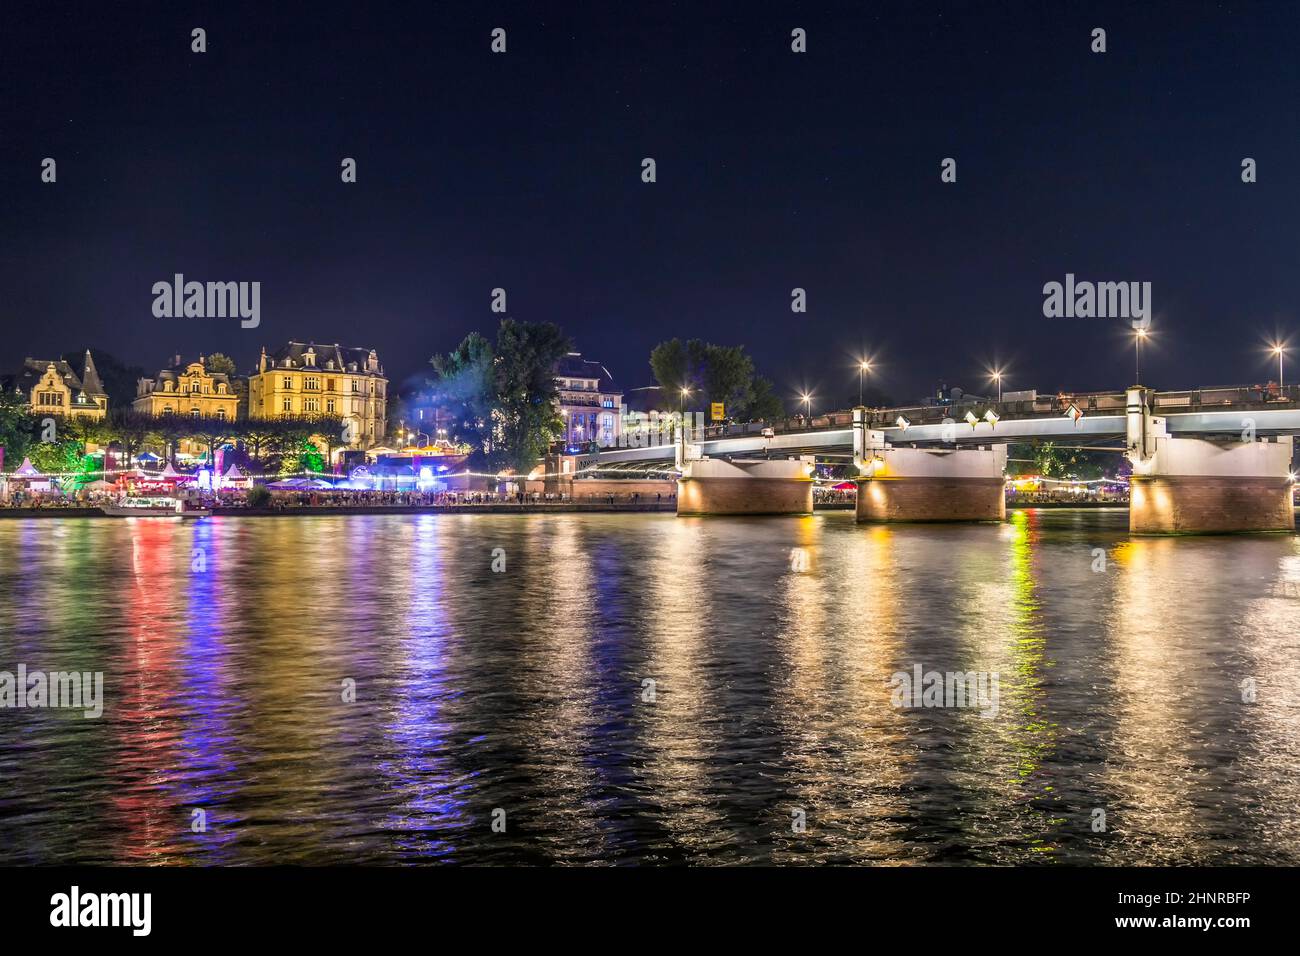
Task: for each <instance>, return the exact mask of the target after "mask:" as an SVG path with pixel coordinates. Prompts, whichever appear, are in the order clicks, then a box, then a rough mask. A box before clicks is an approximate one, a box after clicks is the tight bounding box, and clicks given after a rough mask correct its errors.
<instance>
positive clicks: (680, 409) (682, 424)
mask: <svg viewBox="0 0 1300 956" xmlns="http://www.w3.org/2000/svg"><path fill="white" fill-rule="evenodd" d="M689 394H691V390H690V389H689V388H687V387H686V386H685V385H683V386H682V390H681V394H679V395H678V396H677V431H678V433H679V434H680V435H681V445H682V461H685V460H686V396H687V395H689Z"/></svg>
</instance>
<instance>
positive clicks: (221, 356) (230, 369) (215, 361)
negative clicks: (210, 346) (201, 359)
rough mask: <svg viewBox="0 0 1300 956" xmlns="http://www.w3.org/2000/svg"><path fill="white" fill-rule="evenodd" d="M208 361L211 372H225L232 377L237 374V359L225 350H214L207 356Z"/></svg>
mask: <svg viewBox="0 0 1300 956" xmlns="http://www.w3.org/2000/svg"><path fill="white" fill-rule="evenodd" d="M206 361H207V369H208V371H209V372H210V373H213V374H216V373H224V374H226V375H227V376H229V377H230V378H232V379H233V378H234V377H235V375H236V374H237V372H236V368H235V360H234V359H232V358H231V357H230V356H229V355H226V354H225V353H224V352H213V353H212V354H211V355H209V356H208V357H207V360H206Z"/></svg>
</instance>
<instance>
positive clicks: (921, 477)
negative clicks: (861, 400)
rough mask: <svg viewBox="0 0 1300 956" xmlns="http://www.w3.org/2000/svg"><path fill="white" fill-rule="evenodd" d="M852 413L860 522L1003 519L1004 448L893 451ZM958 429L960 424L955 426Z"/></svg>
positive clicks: (861, 417) (862, 416)
mask: <svg viewBox="0 0 1300 956" xmlns="http://www.w3.org/2000/svg"><path fill="white" fill-rule="evenodd" d="M865 412H866V410H865V409H854V413H853V428H854V434H853V458H854V462H855V464H857V466H858V470H859V471H860V472H862V474H863V475H864V476H865V477H863V478H861V479H859V481H858V512H857V517H858V520H859V521H1002V520H1004V519H1005V518H1006V516H1007V499H1006V493H1005V484H1006V477H1005V475H1006V465H1007V446H1006V445H984V446H979V447H976V448H943V449H939V448H935V449H927V448H894V447H892V446H890V445H888V444H886V442H885V436H884V433H882V432H878V431H871V430H869V429H867V428H866V425H865ZM954 427H960V426H954Z"/></svg>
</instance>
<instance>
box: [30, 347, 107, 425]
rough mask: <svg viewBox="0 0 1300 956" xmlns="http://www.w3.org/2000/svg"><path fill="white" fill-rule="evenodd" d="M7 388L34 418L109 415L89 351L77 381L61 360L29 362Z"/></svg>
mask: <svg viewBox="0 0 1300 956" xmlns="http://www.w3.org/2000/svg"><path fill="white" fill-rule="evenodd" d="M10 387H11V388H12V389H13V391H14V392H15V393H17V394H19V395H22V396H24V397H25V398H26V399H27V400H28V402H29V405H30V407H31V410H32V414H34V415H41V416H44V415H65V416H68V417H70V418H96V419H98V418H103V417H104V416H105V415H107V414H108V395H107V393H105V391H104V386H103V384H102V383H101V382H100V381H99V373H98V372H96V371H95V362H94V359H92V358H91V357H90V350H89V349H87V350H86V359H85V363H84V366H83V369H82V373H81V376H80V377H78V376H77V373H76V372H74V371H73V370H72V366H71V365H69V364H68V363H67V362H65V361H63V360H62V359H34V358H28V359H24V360H23V367H22V368H21V369H20V370H19V371H18V373H17V374H15V375H14V376H12V377H11V385H10Z"/></svg>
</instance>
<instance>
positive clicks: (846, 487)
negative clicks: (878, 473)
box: [831, 481, 858, 491]
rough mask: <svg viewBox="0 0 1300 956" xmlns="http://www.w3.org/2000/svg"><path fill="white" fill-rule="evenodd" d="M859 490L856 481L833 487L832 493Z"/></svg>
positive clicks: (842, 482) (843, 482)
mask: <svg viewBox="0 0 1300 956" xmlns="http://www.w3.org/2000/svg"><path fill="white" fill-rule="evenodd" d="M857 489H858V483H857V482H856V481H841V482H840V483H839V484H838V485H831V490H832V491H857Z"/></svg>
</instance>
